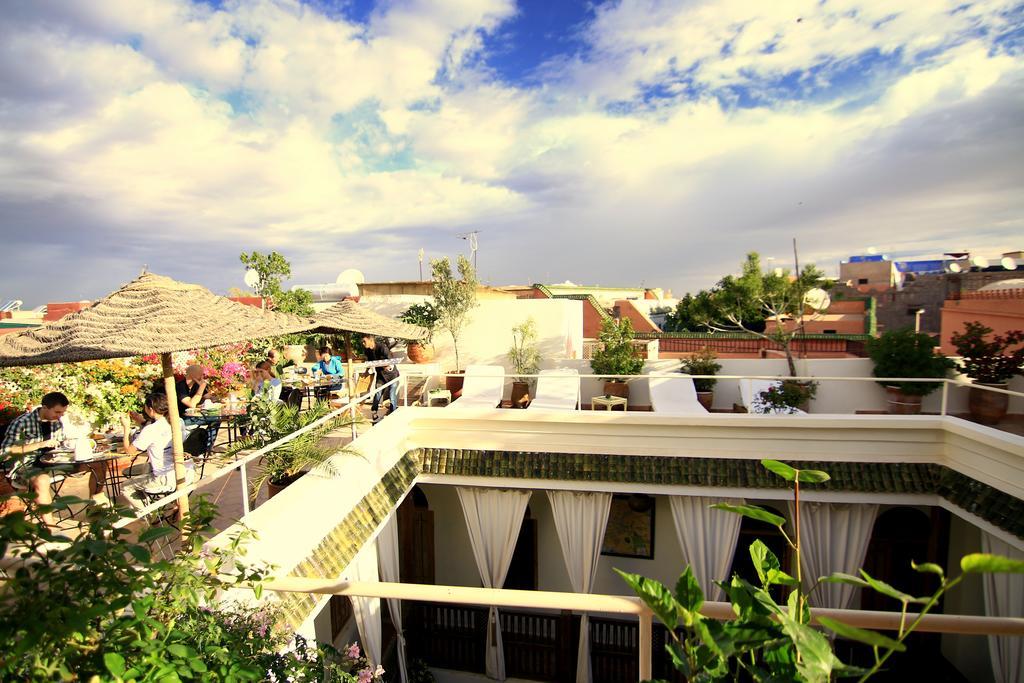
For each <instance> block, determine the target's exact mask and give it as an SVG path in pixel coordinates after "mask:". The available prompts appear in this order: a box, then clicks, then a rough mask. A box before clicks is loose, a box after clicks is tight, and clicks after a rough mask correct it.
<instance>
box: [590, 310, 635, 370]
mask: <svg viewBox="0 0 1024 683" xmlns="http://www.w3.org/2000/svg"><path fill="white" fill-rule="evenodd" d="M597 341H598V342H599V348H598V349H597V350H595V351H594V355H593V357H592V358H591V359H590V367H591V368H592V369H593V370H594V373H595V374H597V375H612V376H614V375H639V374H640V371H641V370H643V368H644V359H643V358H640V357H639V356H637V355H636V349H634V348H633V325H632V324H631V323H630V322H629V320H628V319H626V318H623V319H621V320H615V319H614V318H606V319H605V320H604V321H603V322H602V323H601V332H600V333H599V334H598V336H597Z"/></svg>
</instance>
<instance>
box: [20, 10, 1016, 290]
mask: <svg viewBox="0 0 1024 683" xmlns="http://www.w3.org/2000/svg"><path fill="white" fill-rule="evenodd" d="M1022 50H1024V5H1022V4H1021V3H1020V1H1019V0H981V1H978V2H970V1H966V0H957V1H954V2H947V1H945V0H928V1H927V2H920V1H915V2H910V1H903V2H899V1H897V2H892V1H891V0H884V1H883V0H842V1H834V0H773V1H772V2H762V1H761V0H714V1H712V0H707V1H703V0H671V1H669V0H665V1H662V0H608V1H604V2H602V1H598V0H588V1H579V2H577V1H576V0H558V1H557V2H552V1H551V0H521V1H519V2H515V1H514V0H376V1H375V0H338V1H329V0H315V1H309V2H299V1H297V0H249V1H245V2H241V1H237V0H222V1H219V2H212V1H210V2H199V1H191V0H7V1H6V2H5V3H4V19H3V21H2V22H0V254H2V257H0V264H2V269H0V299H4V300H6V299H9V298H18V299H23V300H24V301H25V302H26V304H28V305H36V304H41V303H45V302H47V301H58V300H77V299H82V298H94V297H97V296H101V295H103V294H105V293H107V292H109V291H111V290H113V289H115V288H116V287H118V286H119V285H120V284H122V283H124V282H127V281H128V280H130V279H132V278H133V277H135V276H136V275H138V273H139V272H140V271H141V270H142V269H143V267H147V268H148V269H149V270H151V271H153V272H157V273H160V274H165V275H169V276H171V277H174V278H177V279H180V280H185V281H189V282H198V283H200V284H203V285H206V286H208V287H210V288H211V289H213V290H214V291H218V292H226V291H227V290H228V288H230V287H236V286H237V287H241V286H242V277H243V274H244V272H243V267H242V266H241V264H240V262H239V259H238V256H239V254H240V253H241V252H243V251H250V250H259V251H269V250H277V251H279V252H281V253H282V254H284V256H285V257H286V258H288V259H289V260H290V261H291V263H292V270H293V278H292V282H301V283H316V282H332V281H334V279H335V277H336V276H337V275H338V274H339V273H340V272H341V271H342V270H345V269H348V268H358V269H360V270H362V271H363V272H364V274H365V276H366V278H367V280H370V281H382V280H408V279H417V278H418V276H419V273H418V263H417V252H418V251H419V249H421V248H422V249H423V250H424V251H425V253H426V256H427V258H428V259H429V258H434V257H439V256H454V255H456V254H458V253H465V252H466V251H467V249H468V242H467V241H466V240H462V239H459V236H460V235H464V234H465V233H467V232H469V231H479V233H478V240H479V252H478V263H479V274H480V277H481V279H482V280H483V281H484V282H487V283H490V284H530V283H534V282H547V283H553V282H562V281H565V280H571V281H573V282H577V283H583V284H591V285H604V286H641V285H642V286H648V287H663V288H669V289H672V290H673V292H674V293H675V294H676V295H680V294H681V293H683V292H685V291H694V290H697V289H700V288H703V287H708V286H710V285H712V284H713V283H714V282H715V281H717V280H718V279H719V278H720V277H721V276H722V275H724V274H727V273H730V272H734V271H737V270H738V268H739V264H740V263H741V261H742V260H743V256H744V254H745V253H746V252H748V251H751V250H755V251H758V252H760V253H761V254H762V255H763V256H771V257H774V258H776V259H777V260H778V262H779V263H784V264H788V263H789V262H790V261H791V258H792V239H793V238H796V239H797V242H798V245H799V249H800V259H801V261H802V262H816V263H817V264H819V265H820V266H822V267H824V268H825V270H826V271H827V272H832V273H835V272H836V270H837V267H838V262H839V260H840V259H841V258H844V257H846V256H848V255H851V254H857V253H864V252H865V251H866V250H868V249H869V248H870V249H873V250H876V251H877V252H879V253H886V254H890V255H893V256H896V257H906V256H913V255H915V254H934V253H941V252H943V251H946V250H958V249H966V250H972V251H974V252H976V253H982V254H984V255H998V254H999V253H1001V252H1003V251H1010V250H1016V249H1024V191H1022V186H1024V161H1022V160H1024V87H1022V85H1024V59H1022ZM427 272H429V269H428V270H427Z"/></svg>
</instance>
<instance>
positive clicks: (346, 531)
mask: <svg viewBox="0 0 1024 683" xmlns="http://www.w3.org/2000/svg"><path fill="white" fill-rule="evenodd" d="M419 463H420V454H419V451H417V450H413V451H409V452H408V453H406V454H405V455H404V456H402V457H401V458H400V459H399V461H398V462H397V463H395V465H394V466H393V467H392V468H391V469H390V470H388V471H387V472H386V473H385V474H384V476H383V477H381V479H380V481H378V482H377V484H376V485H375V486H374V487H373V489H371V490H370V492H369V493H367V494H366V495H365V496H363V498H362V500H360V501H359V502H358V503H357V504H356V505H355V506H354V507H353V508H352V510H351V511H349V513H348V514H347V515H345V518H344V519H342V520H341V522H339V523H338V524H337V525H336V526H335V527H334V528H333V529H332V530H331V531H330V532H329V533H328V534H327V536H325V537H324V538H323V540H321V541H320V544H319V545H318V546H317V547H316V548H315V549H314V550H313V552H312V553H311V554H310V555H309V556H307V557H306V558H305V559H304V560H302V561H301V562H299V564H298V565H296V566H295V568H294V569H292V571H291V575H292V576H303V577H315V578H325V579H336V578H338V577H340V576H341V572H342V570H344V569H345V567H347V566H348V564H349V562H351V561H352V558H354V557H355V556H356V553H358V552H359V549H360V548H361V547H362V546H363V545H364V544H365V543H366V541H367V540H368V539H369V538H370V536H371V535H372V534H373V532H374V531H375V530H376V529H377V527H379V526H380V524H381V522H383V521H384V520H385V519H387V516H388V515H389V514H390V513H391V510H393V509H394V507H395V505H397V504H398V501H400V500H401V499H402V496H404V495H405V493H406V491H408V490H409V488H410V487H411V486H412V482H413V480H414V479H415V478H416V475H417V474H419ZM317 598H318V596H315V595H311V594H308V593H285V594H284V595H283V597H282V598H281V605H282V608H283V610H284V615H285V618H286V619H287V621H288V623H289V624H290V625H291V627H292V628H293V629H295V628H298V627H299V625H300V624H302V622H303V621H305V620H306V618H307V617H308V616H309V615H310V613H311V612H312V611H313V608H314V607H315V606H316V603H317Z"/></svg>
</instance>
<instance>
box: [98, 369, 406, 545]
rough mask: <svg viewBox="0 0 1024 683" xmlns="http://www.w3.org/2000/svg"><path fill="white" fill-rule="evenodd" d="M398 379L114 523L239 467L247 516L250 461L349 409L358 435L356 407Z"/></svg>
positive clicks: (145, 512)
mask: <svg viewBox="0 0 1024 683" xmlns="http://www.w3.org/2000/svg"><path fill="white" fill-rule="evenodd" d="M399 380H400V378H395V379H393V380H391V381H390V382H388V383H386V384H383V385H381V386H380V387H372V386H371V388H370V390H369V391H368V392H367V393H365V394H362V395H361V396H357V397H355V398H353V399H352V400H351V401H349V402H348V403H346V404H345V405H343V406H341V407H340V408H338V409H337V410H333V411H331V412H330V413H328V414H327V415H324V416H323V417H322V418H320V419H319V420H317V421H316V422H312V423H310V424H308V425H306V426H305V427H303V428H302V429H297V430H295V431H294V432H292V433H291V434H288V435H287V436H284V437H282V438H280V439H278V440H277V441H274V442H272V443H268V444H267V445H265V446H263V447H261V448H258V449H256V450H255V451H253V452H252V453H249V454H247V455H245V456H244V457H242V458H239V459H238V460H236V461H234V462H232V463H230V464H228V465H226V466H224V467H222V468H220V469H219V470H217V471H216V472H214V473H213V474H212V475H210V476H209V477H203V478H202V479H200V480H199V481H196V482H195V483H194V484H191V485H189V486H184V487H182V488H179V489H177V490H176V491H173V492H171V493H168V494H167V495H166V496H164V497H162V498H159V499H157V500H155V501H153V502H152V503H150V504H149V505H147V506H145V507H144V508H142V509H141V510H139V511H138V512H137V513H136V516H135V517H124V518H122V519H120V520H119V521H118V522H117V523H116V524H115V526H116V527H118V528H120V527H124V526H127V525H128V524H132V523H133V522H137V521H139V520H140V519H143V518H145V517H146V516H147V515H150V514H152V513H153V512H156V511H157V510H159V509H161V508H163V507H165V506H167V505H170V504H171V503H174V502H175V501H177V500H178V499H179V498H181V497H183V496H187V495H189V494H190V493H192V492H193V491H195V490H196V489H197V488H199V487H200V486H206V485H207V484H209V483H211V482H214V481H217V480H218V479H222V478H224V477H227V476H229V475H231V474H232V473H233V472H234V471H235V470H238V472H239V474H240V475H241V476H240V483H241V486H242V516H243V517H245V516H246V515H248V514H249V510H250V504H249V475H248V470H247V467H248V465H249V464H250V463H252V462H253V461H255V460H258V459H260V458H262V457H263V456H264V455H266V454H267V453H270V452H271V451H273V450H274V449H275V448H278V447H280V446H282V445H284V444H286V443H288V442H289V441H291V440H292V439H296V438H298V437H300V436H302V435H303V434H305V433H307V432H310V431H313V430H314V429H316V428H318V427H320V426H322V425H324V424H326V423H328V422H330V421H331V420H333V419H335V418H337V417H340V416H341V415H344V414H345V413H348V414H349V415H350V417H351V418H352V419H351V422H352V438H353V439H355V438H356V411H357V409H358V407H359V405H360V404H362V403H365V402H366V401H368V400H370V399H372V398H373V395H374V394H376V393H377V392H378V391H383V390H386V389H387V388H388V387H390V386H391V385H392V384H394V383H395V382H398V381H399Z"/></svg>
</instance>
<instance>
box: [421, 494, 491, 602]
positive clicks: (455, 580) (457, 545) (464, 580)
mask: <svg viewBox="0 0 1024 683" xmlns="http://www.w3.org/2000/svg"><path fill="white" fill-rule="evenodd" d="M419 486H420V489H422V491H423V494H424V495H425V496H426V497H427V503H428V505H429V507H430V509H431V510H433V511H434V580H435V581H436V582H437V584H438V585H448V586H470V587H476V588H479V587H480V586H482V585H483V584H482V583H481V582H480V573H479V572H478V571H477V568H476V560H474V559H473V548H472V546H471V545H470V544H469V531H467V530H466V518H465V517H464V516H463V514H462V505H461V504H460V503H459V495H458V494H457V493H456V492H455V487H454V486H443V485H437V484H420V485H419Z"/></svg>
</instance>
